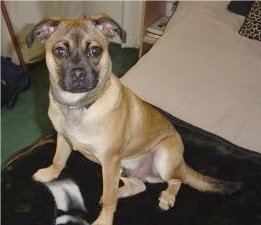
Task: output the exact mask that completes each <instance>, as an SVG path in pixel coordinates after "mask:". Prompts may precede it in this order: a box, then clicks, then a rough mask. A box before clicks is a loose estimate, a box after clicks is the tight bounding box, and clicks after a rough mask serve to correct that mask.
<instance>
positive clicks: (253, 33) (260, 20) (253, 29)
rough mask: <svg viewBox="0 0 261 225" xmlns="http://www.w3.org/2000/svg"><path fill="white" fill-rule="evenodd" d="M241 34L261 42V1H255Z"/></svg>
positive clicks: (240, 31)
mask: <svg viewBox="0 0 261 225" xmlns="http://www.w3.org/2000/svg"><path fill="white" fill-rule="evenodd" d="M239 34H241V35H242V36H245V37H248V38H250V39H254V40H259V41H261V1H255V2H254V3H253V5H252V7H251V9H250V11H249V13H248V16H247V17H246V19H245V21H244V23H243V25H242V26H241V28H240V30H239Z"/></svg>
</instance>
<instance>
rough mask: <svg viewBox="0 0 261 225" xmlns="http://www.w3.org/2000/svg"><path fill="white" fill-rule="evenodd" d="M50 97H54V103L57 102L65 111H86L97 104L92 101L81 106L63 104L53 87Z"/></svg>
mask: <svg viewBox="0 0 261 225" xmlns="http://www.w3.org/2000/svg"><path fill="white" fill-rule="evenodd" d="M50 95H51V96H52V99H53V100H54V101H56V102H57V103H58V104H59V105H60V106H61V107H63V108H64V109H66V110H68V111H72V110H79V111H84V110H88V109H89V108H90V107H91V105H92V104H93V103H94V102H95V101H91V102H88V103H82V104H79V105H73V104H70V103H67V102H63V101H61V100H60V98H59V97H57V95H56V91H55V89H53V87H52V85H51V87H50Z"/></svg>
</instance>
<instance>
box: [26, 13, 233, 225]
mask: <svg viewBox="0 0 261 225" xmlns="http://www.w3.org/2000/svg"><path fill="white" fill-rule="evenodd" d="M115 35H119V36H120V38H121V39H122V41H125V38H126V36H125V32H124V31H123V30H122V29H121V28H120V26H119V25H118V24H117V23H116V22H115V21H113V20H112V19H110V18H109V17H107V16H105V15H96V16H93V17H89V18H85V19H80V20H62V19H59V18H50V19H46V20H44V21H42V22H40V23H39V24H38V25H36V26H35V28H34V29H33V31H32V33H31V34H29V35H28V37H27V43H28V46H31V45H32V44H33V42H34V40H35V39H40V40H41V41H44V42H45V48H46V62H47V66H48V69H49V72H50V81H51V86H50V91H49V97H50V106H49V116H50V118H51V120H52V123H53V125H54V127H55V129H56V131H57V134H58V137H57V147H56V153H55V156H54V159H53V163H52V164H51V165H50V166H49V167H47V168H44V169H40V170H38V171H37V172H36V173H35V174H34V179H36V180H38V181H42V182H47V181H50V180H53V179H55V178H57V177H58V176H59V174H60V172H61V171H62V169H63V168H64V167H65V165H66V162H67V159H68V157H69V155H70V153H71V151H72V150H77V151H79V152H81V153H82V154H83V155H84V156H86V157H87V158H88V159H90V160H93V161H95V162H97V163H99V164H101V166H102V175H103V195H102V203H103V206H102V211H101V213H100V215H99V217H98V219H97V220H96V221H95V222H94V224H95V225H111V224H112V223H113V215H114V212H115V210H116V206H117V198H122V197H127V196H131V195H135V194H137V193H139V192H142V191H144V190H145V189H146V186H145V184H144V182H167V183H168V187H167V189H166V190H164V191H162V193H161V195H160V197H159V206H160V208H162V209H163V210H168V209H169V208H170V207H173V206H174V203H175V198H176V195H177V193H178V191H179V188H180V186H181V183H184V184H188V185H190V186H192V187H194V188H196V189H198V190H200V191H213V192H230V191H233V190H232V189H234V187H233V185H229V184H227V183H225V182H221V181H218V180H216V179H213V178H210V177H207V176H204V175H201V174H199V173H198V172H196V171H194V170H193V169H191V168H190V167H188V166H187V165H186V163H185V162H184V159H183V148H184V147H183V144H182V140H181V137H180V135H179V134H178V133H177V132H176V130H175V129H174V127H173V126H172V124H171V123H170V122H169V121H168V120H167V119H166V118H165V117H163V116H162V115H161V114H160V113H159V112H158V111H156V110H155V109H153V108H152V107H151V106H150V105H148V104H146V103H145V102H143V101H142V100H141V99H139V98H138V97H137V96H136V95H135V94H134V93H133V92H132V91H131V90H129V89H128V88H126V87H124V86H123V85H122V84H121V83H120V81H119V80H118V79H117V78H116V76H114V75H113V74H112V72H111V60H110V57H109V52H108V39H110V38H112V37H114V36H115ZM141 76H142V75H141ZM122 172H124V174H125V176H124V177H123V176H121V175H122ZM120 179H122V181H123V182H124V184H125V185H124V186H123V187H121V188H118V186H119V180H120ZM230 187H231V189H230Z"/></svg>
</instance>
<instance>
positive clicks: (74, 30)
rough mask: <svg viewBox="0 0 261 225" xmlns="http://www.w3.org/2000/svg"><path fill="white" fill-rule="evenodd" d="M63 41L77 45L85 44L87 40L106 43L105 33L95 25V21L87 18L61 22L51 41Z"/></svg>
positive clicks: (52, 42)
mask: <svg viewBox="0 0 261 225" xmlns="http://www.w3.org/2000/svg"><path fill="white" fill-rule="evenodd" d="M62 41H66V42H68V43H70V45H76V46H80V45H84V44H86V42H97V43H99V44H100V45H103V46H104V45H105V44H106V38H105V37H104V36H103V34H102V33H101V32H100V31H99V30H98V29H97V28H96V27H95V25H94V24H93V21H91V20H87V19H83V20H64V21H63V22H61V23H60V24H59V26H58V27H57V29H56V31H55V32H54V33H53V35H52V36H51V38H50V42H51V44H52V45H54V44H56V43H57V42H62Z"/></svg>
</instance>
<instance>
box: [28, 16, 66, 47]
mask: <svg viewBox="0 0 261 225" xmlns="http://www.w3.org/2000/svg"><path fill="white" fill-rule="evenodd" d="M60 22H61V19H60V18H54V17H53V18H47V19H44V20H42V21H41V22H40V23H38V24H37V25H35V27H34V28H33V30H32V31H31V33H30V34H28V35H27V37H26V44H27V46H28V48H30V47H31V46H32V45H33V43H34V41H35V40H36V39H39V40H41V41H42V42H43V41H45V40H46V39H47V38H48V37H50V35H51V34H52V33H53V32H54V31H55V29H56V27H57V26H58V25H59V24H60Z"/></svg>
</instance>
